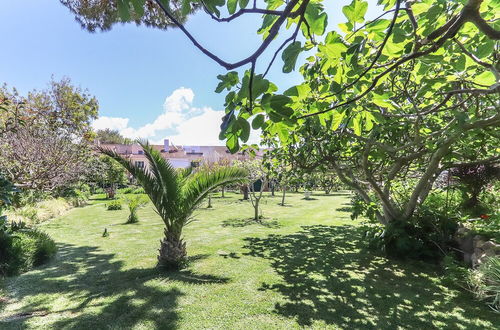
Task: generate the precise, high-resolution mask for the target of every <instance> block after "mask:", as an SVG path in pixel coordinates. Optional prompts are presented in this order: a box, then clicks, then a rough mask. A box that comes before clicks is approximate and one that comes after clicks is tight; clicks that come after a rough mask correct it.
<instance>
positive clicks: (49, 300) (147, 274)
mask: <svg viewBox="0 0 500 330" xmlns="http://www.w3.org/2000/svg"><path fill="white" fill-rule="evenodd" d="M205 257H206V255H196V256H192V257H190V260H189V261H194V260H198V259H202V258H205ZM123 266H124V264H123V262H122V261H120V260H117V259H116V258H115V255H114V254H106V253H103V252H102V251H101V250H100V249H99V248H97V247H92V246H78V247H77V246H73V245H68V244H59V250H58V256H57V258H56V260H53V261H52V262H50V263H49V264H47V265H45V266H43V267H40V268H37V269H36V270H35V271H31V272H28V273H25V274H23V275H21V276H19V277H16V278H11V279H8V280H7V285H6V288H7V290H6V291H7V292H8V293H7V294H8V295H9V296H8V298H9V300H10V301H15V302H21V303H24V304H23V305H22V307H20V308H19V309H18V310H15V311H13V312H12V313H10V314H8V315H5V316H4V318H3V319H1V320H0V328H3V325H5V326H9V327H12V328H25V327H27V323H26V322H27V321H28V320H29V319H30V318H31V317H50V318H52V319H54V318H56V320H55V321H54V323H52V324H51V327H52V328H55V329H62V328H63V329H101V328H106V327H109V326H110V325H113V327H116V328H132V327H133V326H134V325H137V324H139V323H140V324H144V323H146V324H148V327H151V328H175V327H176V325H177V322H178V316H177V313H176V310H175V309H176V307H177V302H178V299H179V297H181V296H182V295H183V293H182V292H181V291H180V290H179V289H177V288H176V287H175V286H172V285H165V286H164V285H158V282H160V283H161V282H163V281H168V282H170V281H179V282H183V283H189V284H192V285H203V284H215V283H225V282H227V281H228V279H227V278H222V277H216V276H212V275H203V274H197V273H194V272H192V271H190V270H186V269H185V270H181V271H177V272H166V271H162V270H160V269H157V268H143V269H123ZM54 299H56V300H58V299H63V300H67V303H64V304H59V305H55V304H54ZM59 306H61V307H62V308H61V309H60V308H58V307H59Z"/></svg>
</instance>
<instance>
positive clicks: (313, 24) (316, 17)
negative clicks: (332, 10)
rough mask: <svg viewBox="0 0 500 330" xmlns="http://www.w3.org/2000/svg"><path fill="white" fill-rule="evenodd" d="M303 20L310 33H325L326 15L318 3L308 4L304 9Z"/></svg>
mask: <svg viewBox="0 0 500 330" xmlns="http://www.w3.org/2000/svg"><path fill="white" fill-rule="evenodd" d="M305 19H306V21H307V23H308V25H309V31H310V32H311V33H313V34H316V35H323V33H325V29H326V26H327V24H328V23H327V21H328V15H327V14H326V13H325V12H324V11H323V6H322V5H321V4H320V3H309V5H308V6H307V8H306V12H305Z"/></svg>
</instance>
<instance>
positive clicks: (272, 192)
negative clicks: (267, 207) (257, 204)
mask: <svg viewBox="0 0 500 330" xmlns="http://www.w3.org/2000/svg"><path fill="white" fill-rule="evenodd" d="M271 196H273V197H274V183H272V184H271Z"/></svg>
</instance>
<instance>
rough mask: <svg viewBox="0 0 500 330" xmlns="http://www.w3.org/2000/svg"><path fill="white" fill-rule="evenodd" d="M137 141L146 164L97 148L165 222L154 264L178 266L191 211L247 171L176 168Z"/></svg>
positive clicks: (181, 261)
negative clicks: (141, 190)
mask: <svg viewBox="0 0 500 330" xmlns="http://www.w3.org/2000/svg"><path fill="white" fill-rule="evenodd" d="M139 144H140V145H141V147H142V148H143V150H144V155H145V156H146V158H147V160H148V162H149V166H148V167H147V168H143V167H138V166H136V165H135V164H133V163H132V161H130V160H129V159H126V158H123V157H121V156H120V155H119V154H117V153H116V152H115V151H113V150H109V149H105V148H100V151H101V152H102V153H103V154H105V155H108V156H110V157H112V158H113V159H115V160H116V161H118V162H119V163H120V164H122V165H123V167H125V168H126V169H127V170H128V171H129V172H130V173H131V174H132V175H133V176H134V177H135V178H136V180H137V181H138V182H139V183H140V184H141V185H142V187H143V188H144V191H145V192H146V194H147V195H148V196H149V198H150V199H151V201H152V202H153V205H154V207H155V208H156V212H157V213H158V214H159V215H160V217H161V218H162V220H163V222H164V223H165V230H164V233H165V237H164V238H163V240H162V241H161V246H160V250H159V256H158V265H159V266H164V267H167V268H178V267H179V266H180V265H181V264H182V263H183V261H184V260H185V258H186V243H185V242H184V241H183V240H182V237H181V235H182V229H183V228H184V226H185V225H187V224H188V223H189V222H190V221H191V220H192V214H193V211H194V210H195V209H196V207H198V206H199V205H200V203H201V202H202V201H203V199H204V198H205V197H206V196H207V195H208V194H209V193H210V192H211V191H212V190H214V189H216V188H218V187H220V186H222V185H227V184H232V183H241V182H244V181H245V178H246V176H247V173H246V171H245V170H244V169H241V168H237V167H221V168H219V169H217V170H214V171H210V172H208V171H204V170H200V171H197V172H193V170H192V168H188V169H184V170H180V171H178V170H176V169H175V168H174V167H172V165H170V163H169V162H168V161H167V160H166V159H165V158H163V157H162V155H161V153H160V152H159V151H158V150H155V149H153V148H152V147H151V146H150V145H149V143H147V142H144V141H139Z"/></svg>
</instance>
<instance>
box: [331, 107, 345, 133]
mask: <svg viewBox="0 0 500 330" xmlns="http://www.w3.org/2000/svg"><path fill="white" fill-rule="evenodd" d="M344 118H345V111H342V112H339V111H335V112H334V113H333V120H332V127H331V129H332V131H336V130H337V129H338V128H339V127H340V124H341V123H342V121H343V120H344Z"/></svg>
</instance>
